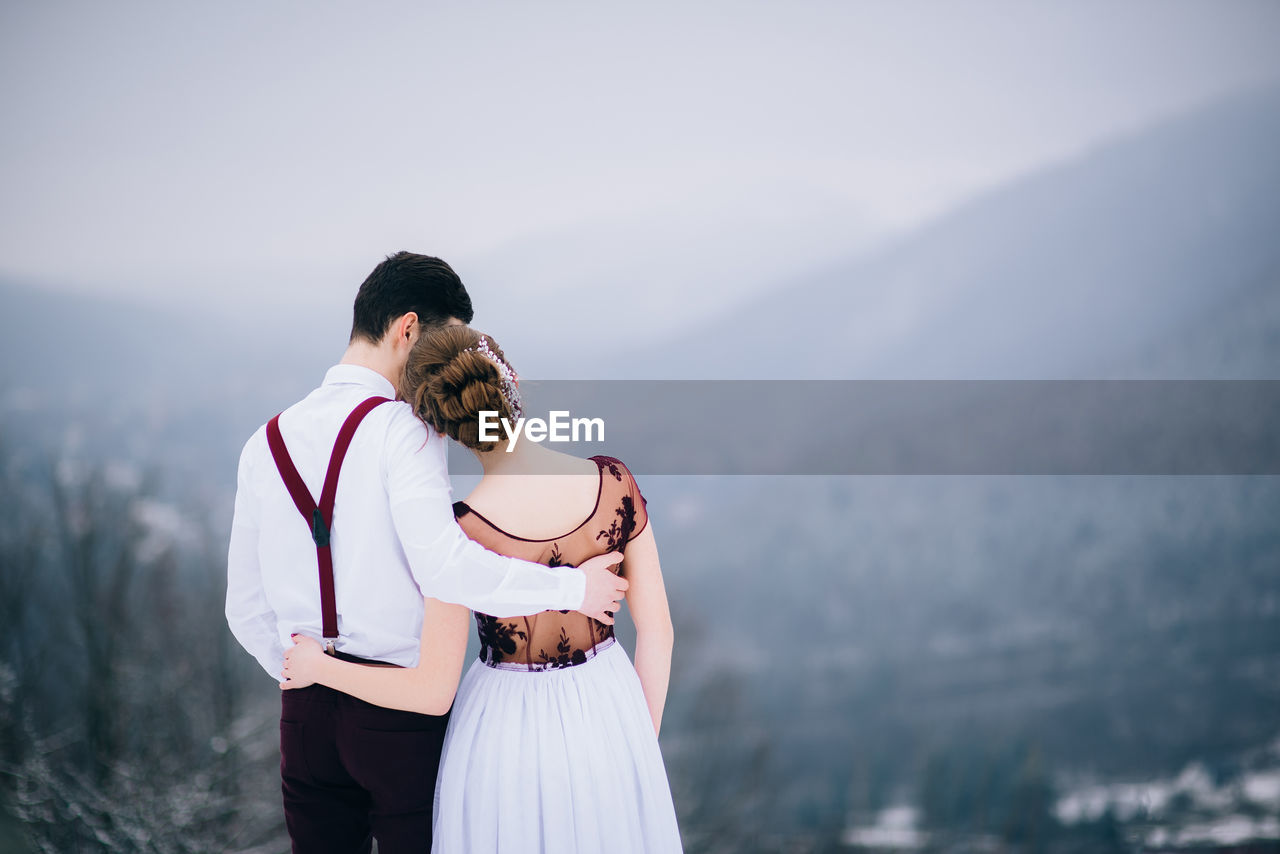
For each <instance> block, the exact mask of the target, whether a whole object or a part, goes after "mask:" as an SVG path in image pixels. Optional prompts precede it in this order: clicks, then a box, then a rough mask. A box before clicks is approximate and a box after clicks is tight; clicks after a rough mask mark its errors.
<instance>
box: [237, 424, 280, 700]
mask: <svg viewBox="0 0 1280 854" xmlns="http://www.w3.org/2000/svg"><path fill="white" fill-rule="evenodd" d="M260 438H261V437H260V436H259V435H257V434H255V435H254V437H253V438H251V439H250V440H249V441H248V443H246V444H245V446H244V450H243V451H241V453H240V468H239V472H238V473H237V475H236V504H235V515H234V517H233V518H232V520H231V545H230V546H229V547H228V548H227V604H226V614H227V625H228V626H230V627H231V633H232V634H233V635H235V637H236V640H238V641H239V642H240V645H241V646H243V647H244V648H245V649H246V650H247V651H248V652H249V654H250V655H252V656H253V657H254V658H256V659H257V660H258V663H259V664H261V665H262V669H263V670H265V671H267V673H268V674H270V676H271V677H272V678H273V679H275V680H277V681H279V679H280V665H281V661H282V660H283V658H284V648H283V647H282V646H281V645H280V636H279V633H278V631H277V629H276V614H275V611H274V610H272V608H271V606H270V605H269V604H268V603H267V597H266V595H265V593H264V592H263V590H262V567H261V566H259V564H258V518H259V513H258V503H257V497H256V495H255V494H254V491H253V484H252V479H251V471H250V470H251V467H252V462H251V459H252V456H253V452H252V451H251V448H252V447H253V445H254V443H255V442H257V441H258V440H259V439H260Z"/></svg>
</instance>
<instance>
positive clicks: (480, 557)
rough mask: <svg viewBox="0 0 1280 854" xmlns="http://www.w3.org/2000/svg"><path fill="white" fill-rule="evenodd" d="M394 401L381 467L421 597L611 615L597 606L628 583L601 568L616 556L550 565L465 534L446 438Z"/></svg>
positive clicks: (498, 613) (500, 609) (504, 611)
mask: <svg viewBox="0 0 1280 854" xmlns="http://www.w3.org/2000/svg"><path fill="white" fill-rule="evenodd" d="M394 406H395V407H396V409H397V411H396V412H395V413H394V414H393V416H392V418H391V423H390V425H389V426H388V434H387V442H386V444H385V445H384V447H385V449H386V450H385V454H384V458H383V465H384V469H383V473H384V477H385V482H386V485H387V495H388V498H389V499H390V502H391V515H392V519H393V521H394V523H395V527H396V534H397V535H398V536H399V538H400V545H401V547H402V548H403V549H404V552H405V556H406V557H407V558H408V560H409V568H410V570H411V571H412V572H413V577H414V580H415V581H417V583H418V587H419V588H420V589H421V590H422V593H423V595H424V596H430V597H432V598H435V599H439V600H441V601H444V602H453V603H457V604H460V605H466V606H467V607H468V608H471V609H473V610H475V611H479V612H481V613H484V614H492V615H493V616H495V617H514V616H523V615H526V614H536V613H537V612H539V611H549V610H560V609H566V608H567V609H570V610H579V609H583V611H584V613H591V615H592V616H596V615H597V613H598V614H599V616H600V617H601V618H603V619H602V621H603V622H608V623H612V622H613V620H612V617H609V616H606V615H605V614H604V613H603V612H604V611H605V610H610V611H611V610H613V607H611V605H612V603H613V602H614V601H616V600H617V599H620V598H621V592H619V593H618V595H617V596H616V597H613V598H609V597H610V596H611V595H612V593H611V591H612V590H613V589H617V590H619V591H623V590H625V589H626V583H627V582H626V581H625V580H624V579H621V578H617V577H616V576H613V575H612V573H610V572H609V571H608V570H607V569H603V568H602V567H603V565H604V564H605V563H610V562H615V563H616V562H617V560H620V559H621V555H617V556H615V557H614V558H610V559H608V560H601V558H594V559H593V561H595V563H594V564H593V565H592V566H590V567H588V566H587V565H586V564H584V565H583V567H581V568H580V569H582V570H583V571H578V570H575V569H572V568H566V567H559V568H555V569H553V568H551V567H547V566H543V565H542V564H538V563H530V562H528V561H523V560H518V559H516V558H511V557H505V556H503V555H499V554H497V553H496V552H491V551H489V550H488V549H486V548H484V547H483V546H481V545H480V544H479V543H476V542H475V541H473V540H471V539H470V538H469V537H468V536H467V535H466V534H465V533H463V531H462V529H461V528H460V527H459V526H458V522H457V520H456V519H455V518H454V516H453V493H452V489H451V487H450V484H449V473H448V467H447V465H448V464H447V460H446V443H445V439H444V437H442V436H439V435H437V434H435V433H434V432H433V431H428V430H427V428H426V425H424V424H423V423H422V422H421V421H419V420H418V418H417V417H416V416H414V415H413V412H412V410H411V409H410V408H409V407H408V406H407V405H406V404H394ZM601 573H603V575H607V576H609V578H607V579H606V578H603V576H602V575H601ZM589 574H590V579H591V583H590V584H588V576H589ZM606 588H607V589H606ZM588 608H590V609H592V611H587V610H586V609H588ZM593 612H595V613H593Z"/></svg>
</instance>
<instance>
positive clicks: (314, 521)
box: [311, 507, 329, 549]
mask: <svg viewBox="0 0 1280 854" xmlns="http://www.w3.org/2000/svg"><path fill="white" fill-rule="evenodd" d="M311 539H313V540H315V542H316V548H318V549H327V548H329V526H328V525H326V524H325V523H324V516H323V515H321V513H320V508H319V507H317V508H316V509H315V510H312V511H311Z"/></svg>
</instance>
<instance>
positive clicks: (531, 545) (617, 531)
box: [453, 456, 649, 670]
mask: <svg viewBox="0 0 1280 854" xmlns="http://www.w3.org/2000/svg"><path fill="white" fill-rule="evenodd" d="M591 459H592V460H593V461H594V462H595V464H596V466H597V468H598V469H599V474H600V487H599V491H598V493H597V497H596V505H595V508H594V509H593V510H592V511H591V515H590V516H588V517H587V518H586V519H585V520H583V522H582V524H580V525H578V527H576V528H574V529H573V530H571V531H567V532H566V533H564V534H562V535H560V536H559V537H555V538H553V539H541V540H531V539H525V538H522V537H517V536H514V535H513V534H509V533H507V532H506V531H504V530H502V529H501V528H499V527H498V526H496V525H494V524H493V523H492V522H490V521H489V520H488V519H486V518H485V517H484V516H482V515H480V514H479V513H477V512H476V511H475V510H472V509H471V508H470V507H469V506H467V504H466V502H463V501H459V502H457V503H456V504H454V505H453V510H454V515H456V516H457V517H458V524H459V525H461V526H462V530H463V531H465V532H466V534H467V536H469V537H470V538H471V539H473V540H475V541H476V542H478V543H480V544H481V545H482V546H484V547H485V548H487V549H489V550H490V551H495V552H498V553H499V554H504V555H510V556H511V557H518V558H522V559H524V560H527V561H532V562H534V563H541V564H545V565H546V566H577V565H578V564H580V563H582V562H583V561H585V560H587V559H588V558H592V557H595V556H596V555H600V554H604V553H605V552H610V551H625V550H626V546H627V543H628V542H629V541H631V540H632V539H634V538H635V537H636V535H637V534H639V533H640V532H641V531H643V530H644V527H645V525H646V524H648V521H649V516H648V513H647V512H646V510H645V501H644V496H642V495H641V494H640V490H639V488H638V487H637V486H636V482H635V479H634V478H633V477H632V476H631V472H630V471H629V470H628V469H627V467H626V466H625V465H623V464H622V462H621V461H620V460H617V459H614V458H613V457H604V456H597V457H592V458H591ZM476 624H477V627H478V628H479V631H480V658H481V660H483V661H484V662H485V663H486V664H488V665H490V666H493V667H502V668H504V669H519V670H548V669H551V668H557V667H571V666H573V665H575V664H582V663H583V662H585V661H587V660H588V659H589V658H591V656H593V655H594V654H595V652H596V650H597V649H598V648H600V647H602V646H603V645H607V644H608V643H612V642H613V627H612V626H606V625H605V624H603V623H600V622H597V621H596V620H593V619H591V618H590V617H587V616H586V615H584V614H579V613H578V612H577V611H543V612H542V613H539V614H533V615H530V616H528V617H507V618H498V617H491V616H489V615H488V614H480V613H477V614H476Z"/></svg>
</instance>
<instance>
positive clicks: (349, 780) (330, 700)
mask: <svg viewBox="0 0 1280 854" xmlns="http://www.w3.org/2000/svg"><path fill="white" fill-rule="evenodd" d="M343 657H346V656H343ZM280 694H281V710H280V777H281V781H282V789H283V791H284V815H285V824H286V825H287V826H288V828H289V837H290V839H292V840H293V852H294V854H367V853H368V852H369V851H370V850H372V840H373V839H374V838H375V837H376V838H377V840H378V852H379V854H408V852H413V854H425V852H429V851H430V850H431V812H432V805H433V802H434V800H435V789H436V772H437V770H439V767H440V749H441V748H442V747H443V746H444V733H445V727H446V725H447V724H448V722H449V715H448V713H447V712H446V713H445V714H444V715H440V716H436V715H422V714H417V713H416V712H405V711H400V710H398V709H384V708H382V707H381V706H375V705H372V704H370V703H366V702H364V701H363V700H357V699H356V698H355V697H352V696H349V695H347V694H343V693H341V692H340V691H334V690H333V689H332V688H326V687H324V686H323V685H311V686H309V687H307V688H293V689H289V690H287V691H281V692H280Z"/></svg>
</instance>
